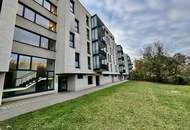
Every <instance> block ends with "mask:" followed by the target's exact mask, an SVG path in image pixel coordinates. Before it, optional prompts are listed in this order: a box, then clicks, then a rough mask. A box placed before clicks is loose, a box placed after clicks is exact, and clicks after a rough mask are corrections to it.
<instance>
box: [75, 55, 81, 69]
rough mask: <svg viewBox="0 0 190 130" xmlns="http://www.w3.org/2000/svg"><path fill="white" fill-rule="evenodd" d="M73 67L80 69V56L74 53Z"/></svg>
mask: <svg viewBox="0 0 190 130" xmlns="http://www.w3.org/2000/svg"><path fill="white" fill-rule="evenodd" d="M75 67H76V68H80V54H79V53H75Z"/></svg>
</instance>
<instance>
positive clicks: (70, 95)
mask: <svg viewBox="0 0 190 130" xmlns="http://www.w3.org/2000/svg"><path fill="white" fill-rule="evenodd" d="M123 82H126V81H122V82H116V83H113V84H107V85H104V86H98V87H93V88H89V89H85V90H82V91H77V92H64V93H58V94H51V95H44V96H40V97H34V98H29V99H24V100H19V101H15V102H9V103H4V104H3V105H2V106H1V107H0V121H3V120H7V119H10V118H13V117H16V116H19V115H22V114H25V113H28V112H32V111H36V110H39V109H41V108H45V107H47V106H51V105H54V104H57V103H62V102H64V101H67V100H71V99H75V98H77V97H80V96H83V95H86V94H89V93H92V92H95V91H98V90H101V89H104V88H108V87H111V86H112V85H116V84H120V83H123Z"/></svg>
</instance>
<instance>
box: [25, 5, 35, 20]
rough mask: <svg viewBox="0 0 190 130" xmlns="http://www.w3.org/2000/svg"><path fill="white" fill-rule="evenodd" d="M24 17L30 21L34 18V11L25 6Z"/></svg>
mask: <svg viewBox="0 0 190 130" xmlns="http://www.w3.org/2000/svg"><path fill="white" fill-rule="evenodd" d="M24 17H25V18H26V19H28V20H30V21H34V19H35V13H34V11H32V10H30V9H28V8H25V11H24Z"/></svg>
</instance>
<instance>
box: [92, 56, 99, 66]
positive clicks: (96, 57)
mask: <svg viewBox="0 0 190 130" xmlns="http://www.w3.org/2000/svg"><path fill="white" fill-rule="evenodd" d="M93 64H94V69H98V68H100V58H99V56H98V55H97V56H94V57H93Z"/></svg>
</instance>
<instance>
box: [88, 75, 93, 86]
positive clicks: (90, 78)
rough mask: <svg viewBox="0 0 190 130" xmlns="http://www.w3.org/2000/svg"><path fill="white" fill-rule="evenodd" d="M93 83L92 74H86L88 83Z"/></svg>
mask: <svg viewBox="0 0 190 130" xmlns="http://www.w3.org/2000/svg"><path fill="white" fill-rule="evenodd" d="M92 84H93V76H88V85H92Z"/></svg>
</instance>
